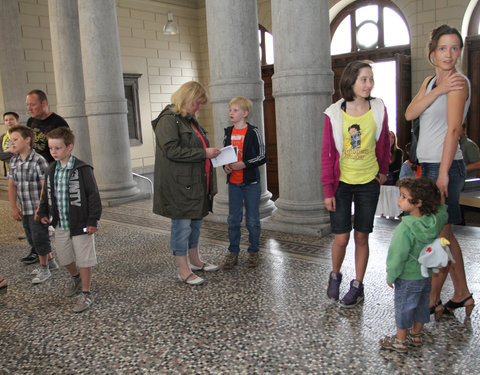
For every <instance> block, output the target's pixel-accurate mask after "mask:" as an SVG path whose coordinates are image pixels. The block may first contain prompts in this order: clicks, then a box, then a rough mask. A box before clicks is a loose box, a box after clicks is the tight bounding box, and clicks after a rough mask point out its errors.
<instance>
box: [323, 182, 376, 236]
mask: <svg viewBox="0 0 480 375" xmlns="http://www.w3.org/2000/svg"><path fill="white" fill-rule="evenodd" d="M379 195H380V184H379V183H378V181H377V180H376V179H373V180H372V181H370V182H368V183H366V184H360V185H352V184H347V183H345V182H342V181H340V182H339V183H338V188H337V191H336V192H335V204H336V211H335V212H330V224H331V227H332V232H333V233H334V234H343V233H350V231H351V230H352V202H353V204H354V223H353V228H354V229H355V230H356V231H357V232H362V233H371V232H372V231H373V220H374V219H375V211H376V210H377V203H378V197H379Z"/></svg>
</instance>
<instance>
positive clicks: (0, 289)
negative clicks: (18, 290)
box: [0, 279, 8, 294]
mask: <svg viewBox="0 0 480 375" xmlns="http://www.w3.org/2000/svg"><path fill="white" fill-rule="evenodd" d="M3 283H5V284H4V285H2V286H0V294H5V293H7V289H8V283H7V280H5V279H1V280H0V285H1V284H3Z"/></svg>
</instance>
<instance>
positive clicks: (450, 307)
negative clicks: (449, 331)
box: [443, 294, 475, 316]
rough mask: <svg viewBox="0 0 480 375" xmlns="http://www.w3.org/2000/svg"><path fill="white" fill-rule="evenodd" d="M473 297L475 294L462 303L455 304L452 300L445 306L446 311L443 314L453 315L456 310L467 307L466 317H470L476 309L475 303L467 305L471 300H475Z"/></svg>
mask: <svg viewBox="0 0 480 375" xmlns="http://www.w3.org/2000/svg"><path fill="white" fill-rule="evenodd" d="M472 296H473V294H470V295H469V296H468V297H467V298H465V299H464V300H463V301H460V302H453V301H452V300H449V301H448V302H447V303H446V304H445V309H444V311H443V312H444V313H446V314H453V311H454V310H455V309H458V308H460V307H465V315H466V316H470V314H471V313H472V310H473V308H474V307H475V301H473V303H472V304H471V305H465V303H466V302H468V301H469V300H473V297H472Z"/></svg>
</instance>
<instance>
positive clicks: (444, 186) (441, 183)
mask: <svg viewBox="0 0 480 375" xmlns="http://www.w3.org/2000/svg"><path fill="white" fill-rule="evenodd" d="M448 181H449V177H448V174H445V175H443V174H439V175H438V178H437V187H438V190H440V193H441V194H442V195H443V196H445V198H446V197H448Z"/></svg>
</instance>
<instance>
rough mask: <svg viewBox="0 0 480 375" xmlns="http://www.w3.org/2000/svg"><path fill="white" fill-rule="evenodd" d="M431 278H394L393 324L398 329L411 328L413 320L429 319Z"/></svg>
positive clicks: (427, 320)
mask: <svg viewBox="0 0 480 375" xmlns="http://www.w3.org/2000/svg"><path fill="white" fill-rule="evenodd" d="M431 290H432V279H431V278H430V277H426V278H424V279H422V280H403V279H397V280H395V297H394V301H395V324H396V326H397V328H398V329H409V328H412V326H413V322H419V323H424V324H425V323H428V322H429V321H430V307H429V305H430V291H431Z"/></svg>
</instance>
